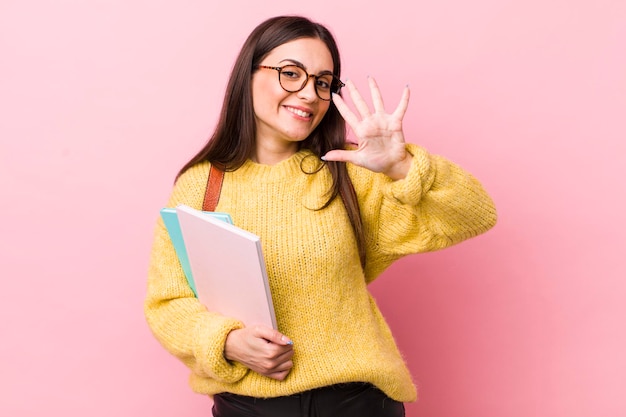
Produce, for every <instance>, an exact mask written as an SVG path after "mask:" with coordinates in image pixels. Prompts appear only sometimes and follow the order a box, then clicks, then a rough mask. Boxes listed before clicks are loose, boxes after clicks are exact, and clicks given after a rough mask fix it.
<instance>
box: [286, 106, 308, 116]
mask: <svg viewBox="0 0 626 417" xmlns="http://www.w3.org/2000/svg"><path fill="white" fill-rule="evenodd" d="M285 108H286V109H287V110H289V111H290V112H292V113H293V114H295V115H296V116H300V117H311V116H313V113H307V112H305V111H303V110H300V109H294V108H293V107H285Z"/></svg>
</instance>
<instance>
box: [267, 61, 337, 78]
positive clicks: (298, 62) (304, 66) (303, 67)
mask: <svg viewBox="0 0 626 417" xmlns="http://www.w3.org/2000/svg"><path fill="white" fill-rule="evenodd" d="M283 62H291V63H292V64H294V65H295V66H297V67H300V68H302V69H304V70H306V69H307V68H306V65H304V64H303V63H302V62H300V61H298V60H296V59H292V58H286V59H283V60H281V61H280V62H279V64H281V63H283ZM326 74H330V75H332V74H333V72H332V71H329V70H324V71H321V72H319V73H318V74H317V75H326Z"/></svg>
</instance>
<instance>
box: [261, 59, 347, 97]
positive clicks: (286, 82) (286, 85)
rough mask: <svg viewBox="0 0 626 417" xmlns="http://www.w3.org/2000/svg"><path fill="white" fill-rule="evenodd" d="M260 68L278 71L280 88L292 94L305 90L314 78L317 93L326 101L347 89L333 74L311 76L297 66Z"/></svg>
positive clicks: (264, 66) (263, 66) (262, 66)
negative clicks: (333, 94) (334, 94)
mask: <svg viewBox="0 0 626 417" xmlns="http://www.w3.org/2000/svg"><path fill="white" fill-rule="evenodd" d="M259 68H264V69H271V70H274V71H278V82H279V83H280V86H281V87H282V88H283V90H285V91H288V92H290V93H295V92H298V91H300V90H303V89H304V87H305V86H306V84H307V83H308V82H309V78H313V79H314V80H315V84H314V85H315V93H316V94H317V96H318V97H319V98H320V99H322V100H324V101H330V99H331V96H332V93H339V90H341V87H345V84H344V83H343V82H341V80H340V79H339V78H337V77H335V76H334V75H333V74H331V73H323V74H320V75H314V74H311V75H309V73H308V72H306V70H305V69H304V68H302V67H299V66H297V65H285V66H282V67H270V66H267V65H259Z"/></svg>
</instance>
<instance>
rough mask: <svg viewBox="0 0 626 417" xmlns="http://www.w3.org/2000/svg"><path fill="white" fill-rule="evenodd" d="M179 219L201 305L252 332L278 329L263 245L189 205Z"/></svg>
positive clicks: (182, 208) (182, 207) (180, 208)
mask: <svg viewBox="0 0 626 417" xmlns="http://www.w3.org/2000/svg"><path fill="white" fill-rule="evenodd" d="M176 214H177V215H178V222H179V224H180V230H181V233H182V236H183V239H184V242H185V248H186V251H187V256H188V260H189V265H190V269H191V274H192V276H193V278H194V283H195V287H196V291H197V295H198V299H199V300H200V302H202V303H203V304H204V305H205V306H206V307H207V309H208V310H209V311H215V312H218V313H221V314H223V315H225V316H229V317H234V318H237V319H239V320H241V321H242V322H244V324H245V325H246V326H250V325H255V324H263V325H266V326H268V327H272V328H274V329H276V328H277V326H276V317H275V314H274V306H273V303H272V297H271V294H270V287H269V283H268V279H267V272H266V269H265V261H264V259H263V252H262V249H261V239H260V238H259V237H258V236H257V235H255V234H253V233H250V232H248V231H246V230H243V229H241V228H239V227H237V226H235V225H232V224H229V223H227V222H224V221H222V220H219V219H216V218H215V217H213V216H207V215H206V214H205V213H204V212H202V211H200V210H196V209H194V208H191V207H189V206H186V205H180V206H178V207H176Z"/></svg>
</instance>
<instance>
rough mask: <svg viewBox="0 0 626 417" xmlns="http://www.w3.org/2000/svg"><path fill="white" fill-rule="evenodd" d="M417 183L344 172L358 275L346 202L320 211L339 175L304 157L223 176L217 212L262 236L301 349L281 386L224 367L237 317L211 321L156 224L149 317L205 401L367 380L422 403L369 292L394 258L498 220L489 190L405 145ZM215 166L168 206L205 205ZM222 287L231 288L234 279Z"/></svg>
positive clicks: (279, 298) (185, 184)
mask: <svg viewBox="0 0 626 417" xmlns="http://www.w3.org/2000/svg"><path fill="white" fill-rule="evenodd" d="M407 149H408V150H409V152H410V153H411V154H413V156H414V158H413V162H412V166H411V169H410V172H409V174H408V175H407V177H406V178H405V179H403V180H398V181H392V180H391V179H389V178H388V177H386V176H384V175H382V174H376V173H373V172H370V171H368V170H366V169H362V168H359V167H356V166H353V165H349V166H348V170H349V174H350V177H351V179H352V181H353V183H354V187H355V189H356V192H357V196H358V200H359V206H360V210H361V215H362V219H363V224H364V227H365V235H366V240H367V265H366V267H365V270H363V269H362V268H361V265H360V261H359V255H358V250H357V246H356V244H355V239H354V235H353V232H352V229H351V227H350V223H349V220H348V217H347V214H346V212H345V209H344V207H343V204H342V202H341V200H340V199H339V198H337V199H335V201H334V202H333V203H332V204H331V205H330V206H329V207H327V208H325V209H323V210H318V211H316V210H313V209H315V208H318V207H320V206H321V205H322V204H323V203H324V202H325V201H326V194H325V193H326V192H327V191H328V189H329V187H330V185H331V177H330V174H329V173H328V171H327V170H326V169H322V170H321V171H319V172H317V173H315V174H310V173H309V174H306V173H304V172H303V171H302V168H304V169H305V171H308V172H312V171H313V169H312V168H313V166H314V165H315V164H317V163H318V161H319V160H318V159H317V158H316V157H314V156H313V155H312V154H311V153H310V152H309V151H307V150H303V151H300V152H298V153H297V154H295V155H294V156H292V157H291V158H289V159H287V160H284V161H282V162H280V163H278V164H276V165H273V166H267V165H260V164H255V163H253V162H251V161H248V162H246V163H245V164H244V165H243V166H242V167H241V168H239V169H237V170H236V171H234V172H227V173H226V175H225V177H224V183H223V187H222V193H221V197H220V200H219V204H218V206H217V209H216V211H224V212H228V213H230V214H231V216H232V218H233V220H234V223H235V224H236V225H238V226H239V227H242V228H244V229H246V230H249V231H251V232H253V233H255V234H257V235H259V236H260V237H261V242H262V246H263V254H264V257H265V261H266V264H267V272H268V276H269V280H270V287H271V291H272V298H273V301H274V309H275V312H276V318H277V322H278V329H279V330H280V331H281V332H282V333H284V334H286V335H287V336H289V337H290V338H291V339H292V340H293V341H294V352H295V353H294V357H293V363H294V365H293V368H292V370H291V372H290V373H289V375H288V376H287V378H286V379H285V380H284V381H277V380H274V379H271V378H267V377H264V376H261V375H260V374H257V373H255V372H253V371H250V370H249V369H247V368H246V367H244V366H243V365H242V364H239V363H233V362H229V361H227V360H225V359H224V356H223V349H224V342H225V340H226V336H227V335H228V333H229V332H230V331H231V330H234V329H238V328H241V327H242V323H241V322H240V321H238V320H237V319H236V318H232V317H224V316H221V315H219V314H216V313H213V312H210V311H207V309H205V308H204V307H203V306H202V305H201V304H200V303H199V302H198V300H197V299H196V298H194V296H193V293H192V291H191V289H190V288H189V287H188V285H187V283H186V280H185V277H184V275H183V272H182V269H181V267H180V264H179V263H178V260H177V257H176V254H175V252H174V249H173V246H172V244H171V241H170V239H169V236H168V234H167V231H166V229H165V227H164V225H163V223H162V222H161V221H159V222H158V224H157V227H156V232H155V240H154V246H153V249H152V255H151V262H150V269H149V280H148V292H147V297H146V301H145V314H146V317H147V321H148V324H149V325H150V328H151V329H152V331H153V333H154V335H155V336H156V338H157V339H158V340H159V341H160V343H161V344H162V345H163V346H164V347H165V348H166V349H167V350H168V351H169V352H170V353H172V354H173V355H175V356H176V357H178V358H179V359H180V360H181V361H182V362H184V363H185V365H187V366H188V367H189V368H190V369H191V377H190V384H191V387H192V389H193V390H194V391H196V392H199V393H204V394H209V395H212V394H216V393H219V392H225V391H227V392H232V393H237V394H242V395H249V396H254V397H275V396H281V395H290V394H294V393H297V392H301V391H305V390H309V389H312V388H316V387H320V386H325V385H331V384H336V383H340V382H350V381H363V382H371V383H372V384H374V385H376V386H377V387H378V388H380V389H381V390H382V391H384V392H385V393H386V394H387V395H388V396H389V397H391V398H393V399H395V400H397V401H403V402H407V401H414V400H415V399H416V397H417V393H416V389H415V386H414V385H413V382H412V380H411V376H410V374H409V371H408V369H407V367H406V365H405V363H404V361H403V359H402V356H401V354H400V352H399V351H398V349H397V347H396V345H395V342H394V339H393V337H392V335H391V332H390V330H389V327H388V326H387V324H386V322H385V320H384V318H383V317H382V315H381V313H380V311H379V310H378V308H377V306H376V303H375V301H374V299H373V298H372V297H371V296H370V294H369V292H368V289H367V284H368V283H369V282H371V281H373V280H374V279H375V278H376V277H377V276H379V275H380V273H381V272H382V271H383V270H385V268H387V267H388V266H389V265H390V264H391V263H392V262H393V261H395V260H396V259H398V258H400V257H402V256H404V255H407V254H412V253H418V252H424V251H433V250H437V249H442V248H445V247H447V246H450V245H452V244H455V243H458V242H460V241H462V240H464V239H468V238H470V237H473V236H476V235H478V234H479V233H482V232H485V231H487V230H488V229H489V228H491V227H492V226H493V225H494V224H495V221H496V212H495V208H494V205H493V203H492V201H491V199H490V198H489V196H488V195H487V194H486V192H485V191H484V190H483V188H482V186H481V185H480V184H479V183H478V182H477V181H476V180H475V179H474V178H473V177H472V176H471V175H470V174H468V173H467V172H465V171H463V170H462V169H461V168H459V167H458V166H456V165H454V164H453V163H451V162H449V161H447V160H445V159H443V158H441V157H438V156H434V155H430V154H428V153H427V152H426V151H425V150H423V149H422V148H419V147H417V146H415V145H407ZM208 171H209V164H208V163H201V164H198V165H196V166H194V167H192V168H191V169H189V170H188V171H187V172H185V173H184V174H183V175H182V176H181V177H180V178H179V179H178V181H177V182H176V185H175V186H174V190H173V192H172V195H171V198H170V200H169V203H168V206H169V207H175V206H176V205H178V204H187V205H189V206H192V207H195V208H201V207H202V200H203V196H204V191H205V189H206V180H207V176H208ZM224 279H228V277H227V276H225V277H224Z"/></svg>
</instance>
